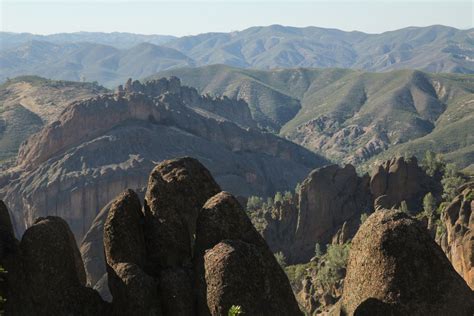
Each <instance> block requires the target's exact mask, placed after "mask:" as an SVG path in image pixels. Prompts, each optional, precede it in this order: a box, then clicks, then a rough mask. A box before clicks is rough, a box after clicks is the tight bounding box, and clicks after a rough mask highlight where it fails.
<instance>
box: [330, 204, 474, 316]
mask: <svg viewBox="0 0 474 316" xmlns="http://www.w3.org/2000/svg"><path fill="white" fill-rule="evenodd" d="M340 303H341V305H340V306H338V307H339V308H340V310H341V312H342V314H344V315H346V314H347V315H352V314H354V315H466V316H467V315H472V314H473V313H474V293H473V292H472V291H471V289H470V288H469V287H468V286H467V285H466V283H465V282H464V280H463V279H462V278H461V277H460V276H459V275H458V274H457V273H456V271H455V270H454V269H453V267H452V265H451V263H450V262H449V260H448V259H447V258H446V256H445V254H444V253H443V251H442V250H441V248H440V247H439V246H438V245H437V244H436V243H435V242H434V241H433V239H432V238H431V236H430V235H429V234H428V232H427V230H426V229H425V228H423V227H422V226H421V225H420V224H419V223H418V222H417V221H416V220H414V219H412V218H411V217H409V216H407V215H406V214H405V213H402V212H400V211H395V210H391V211H388V210H383V211H377V212H375V213H374V214H372V215H371V216H370V217H369V218H368V219H367V220H366V222H365V223H364V224H363V225H362V226H361V228H360V229H359V231H358V232H357V234H356V235H355V237H354V239H353V240H352V247H351V251H350V256H349V263H348V267H347V275H346V278H345V281H344V294H343V296H342V299H341V302H340ZM334 313H336V314H337V312H336V311H334Z"/></svg>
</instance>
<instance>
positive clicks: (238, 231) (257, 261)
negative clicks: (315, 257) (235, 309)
mask: <svg viewBox="0 0 474 316" xmlns="http://www.w3.org/2000/svg"><path fill="white" fill-rule="evenodd" d="M196 236H197V238H196V247H195V256H196V257H195V267H196V268H195V270H196V271H198V277H197V280H198V281H197V282H198V289H199V290H200V292H201V295H200V296H199V299H198V306H199V307H200V310H199V312H200V313H203V314H207V313H208V312H210V314H211V315H225V314H226V313H227V311H228V310H229V308H230V307H231V306H232V305H238V306H241V308H242V310H243V312H244V313H246V314H250V315H275V314H279V315H298V314H300V312H299V309H298V304H297V303H296V300H295V297H294V296H293V293H292V292H291V287H290V284H289V282H288V279H287V277H286V275H285V274H284V272H283V270H282V269H281V268H280V266H279V264H278V263H277V261H276V259H275V257H274V256H273V254H272V252H271V251H270V249H269V248H268V246H267V245H266V243H265V241H264V239H263V238H262V237H261V236H260V235H259V234H258V232H257V231H256V230H255V228H254V227H253V226H252V223H251V222H250V220H249V218H248V217H247V215H246V214H245V212H244V211H243V209H242V207H241V206H240V204H239V203H238V202H237V200H236V199H235V198H234V197H233V196H232V195H230V194H229V193H227V192H221V193H219V194H217V195H215V196H214V197H212V198H211V199H209V200H208V201H207V202H206V204H205V205H204V207H203V209H202V211H201V212H200V214H199V217H198V220H197V226H196ZM201 271H202V272H201ZM242 275H246V276H248V277H249V278H250V279H251V280H252V282H247V281H246V280H245V279H243V278H242V277H241V276H242ZM206 293H207V294H206ZM206 302H207V304H205V303H206ZM203 309H204V310H203Z"/></svg>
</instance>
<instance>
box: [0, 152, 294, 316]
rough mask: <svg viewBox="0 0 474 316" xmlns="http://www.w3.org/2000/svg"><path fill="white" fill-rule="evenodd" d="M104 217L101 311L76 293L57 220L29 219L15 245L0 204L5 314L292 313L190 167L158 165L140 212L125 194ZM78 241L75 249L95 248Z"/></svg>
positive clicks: (247, 238)
mask: <svg viewBox="0 0 474 316" xmlns="http://www.w3.org/2000/svg"><path fill="white" fill-rule="evenodd" d="M106 210H107V211H108V212H107V215H106V220H105V223H104V224H103V231H104V237H103V251H104V253H105V261H106V263H105V265H106V270H107V279H108V287H109V288H110V294H111V295H112V297H113V299H112V303H111V304H110V303H107V302H105V301H104V300H102V299H101V297H100V296H99V294H98V293H97V292H96V291H95V290H93V289H91V288H90V287H86V286H85V284H86V273H85V270H84V265H83V261H82V259H81V256H80V253H79V249H78V248H77V245H76V241H75V239H74V235H73V234H72V232H71V230H70V229H69V227H68V225H67V223H66V222H65V221H64V220H62V219H61V218H59V217H53V216H50V217H46V218H39V219H37V220H36V221H35V223H34V224H33V225H32V226H31V227H29V228H28V229H27V230H26V232H25V234H24V235H23V238H22V240H21V242H20V243H18V242H17V241H16V240H15V238H14V236H13V229H12V224H11V221H10V218H9V214H8V210H7V209H6V207H5V205H4V204H3V202H0V241H1V243H0V250H1V252H0V263H1V264H2V265H4V266H5V267H6V268H7V269H8V274H7V277H6V280H5V282H3V283H1V286H0V290H1V292H0V294H2V295H4V296H6V298H7V305H6V306H5V311H6V313H7V314H8V315H106V316H108V315H165V316H166V315H196V314H199V315H227V313H228V310H229V309H230V308H231V307H232V306H233V305H238V306H240V307H241V309H242V310H243V311H244V312H245V313H246V314H249V315H275V314H279V315H300V314H301V313H300V311H299V308H298V304H297V302H296V300H295V297H294V295H293V293H292V291H291V287H290V284H289V281H288V279H287V277H286V275H285V273H284V272H283V270H282V269H281V267H280V265H279V264H278V263H277V261H276V259H275V257H274V256H273V254H272V252H271V251H270V249H269V248H268V246H267V245H266V243H265V241H264V240H263V238H262V237H261V236H260V235H259V234H258V232H257V231H256V230H255V228H254V227H253V226H252V224H251V222H250V220H249V218H248V217H247V215H246V214H245V212H244V211H243V209H242V207H241V206H240V204H239V203H238V201H237V199H236V198H234V197H233V196H232V195H231V194H229V193H227V192H220V188H219V186H218V185H217V183H216V182H215V181H214V179H213V178H212V176H211V174H210V173H209V171H208V170H207V169H206V168H205V167H204V166H203V165H202V164H201V163H199V162H198V161H197V160H195V159H192V158H181V159H175V160H168V161H164V162H162V163H161V164H159V165H158V166H157V167H156V168H155V169H154V170H153V172H152V173H151V174H150V178H149V183H148V187H147V191H146V197H145V205H144V207H143V209H142V205H141V203H140V198H139V196H138V195H137V194H136V193H135V192H134V191H132V190H126V191H124V192H123V193H121V194H120V195H119V196H117V198H116V199H115V200H114V201H112V202H111V203H110V204H109V205H108V206H107V207H106V208H104V213H105V211H106ZM98 219H99V218H98ZM96 224H97V225H96V226H97V227H99V226H100V225H99V224H98V223H96ZM88 237H90V236H88ZM86 239H87V240H88V241H89V242H88V243H87V242H86V243H84V245H86V244H88V245H89V246H93V245H94V244H95V241H94V240H93V239H89V238H86ZM83 253H85V254H90V253H97V252H91V249H87V251H85V252H83ZM99 277H100V273H99V274H94V273H91V275H90V276H88V279H91V280H92V279H95V280H97V279H98V278H99ZM103 279H104V278H103V277H101V278H100V280H99V281H98V282H97V283H98V284H99V283H103V282H104V281H103Z"/></svg>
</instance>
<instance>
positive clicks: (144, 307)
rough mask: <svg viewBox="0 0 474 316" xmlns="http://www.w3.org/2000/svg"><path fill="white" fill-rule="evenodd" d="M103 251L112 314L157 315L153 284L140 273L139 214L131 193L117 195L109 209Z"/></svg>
mask: <svg viewBox="0 0 474 316" xmlns="http://www.w3.org/2000/svg"><path fill="white" fill-rule="evenodd" d="M104 251H105V258H106V267H107V272H108V283H109V289H110V293H111V294H112V297H113V305H114V311H115V313H117V314H127V313H131V314H133V313H137V314H139V315H154V314H153V313H158V312H159V311H160V306H159V300H158V293H157V282H156V281H155V280H154V279H153V278H152V277H151V276H149V275H148V274H146V273H145V271H144V267H145V262H146V249H145V239H144V234H143V213H142V211H141V205H140V200H139V199H138V196H137V195H136V193H135V192H133V191H132V190H127V191H125V192H123V193H122V194H120V195H119V196H118V197H117V199H116V200H115V201H114V202H113V203H112V205H111V206H110V210H109V213H108V215H107V220H106V222H105V224H104Z"/></svg>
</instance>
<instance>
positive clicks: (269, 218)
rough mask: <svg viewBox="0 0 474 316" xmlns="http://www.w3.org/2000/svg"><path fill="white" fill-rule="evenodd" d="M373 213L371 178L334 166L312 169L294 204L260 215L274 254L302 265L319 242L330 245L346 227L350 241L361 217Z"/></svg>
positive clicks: (281, 205) (309, 257) (353, 169)
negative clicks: (281, 254) (334, 237)
mask: <svg viewBox="0 0 474 316" xmlns="http://www.w3.org/2000/svg"><path fill="white" fill-rule="evenodd" d="M371 210H372V196H371V194H370V189H369V176H368V175H365V176H363V177H359V176H358V175H357V173H356V171H355V168H354V167H353V166H351V165H346V166H345V167H344V168H342V167H339V166H337V165H331V166H326V167H322V168H319V169H316V170H313V171H312V172H311V173H310V174H309V175H308V177H307V178H306V179H305V180H304V181H303V182H302V184H301V189H300V191H299V192H297V194H296V197H295V199H294V201H284V202H282V203H280V202H278V203H276V204H275V206H274V207H273V208H272V209H271V210H268V211H266V212H263V213H262V214H259V215H258V216H262V217H263V221H264V224H263V225H261V226H263V227H262V229H261V233H262V235H263V236H264V238H265V240H267V242H268V244H269V245H270V247H271V248H272V251H273V252H278V251H282V252H283V253H284V254H285V256H286V258H287V261H288V263H302V262H308V261H309V260H310V259H311V257H313V256H314V248H315V245H316V243H319V244H320V245H322V246H324V245H326V244H329V243H331V241H332V238H333V236H334V234H336V233H337V232H338V230H340V229H341V227H342V226H343V225H345V235H346V236H345V237H344V238H345V240H347V239H349V238H351V237H352V236H353V235H354V234H355V233H356V231H357V229H358V227H359V224H360V215H361V214H362V213H367V212H370V211H371ZM257 226H258V224H257Z"/></svg>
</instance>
